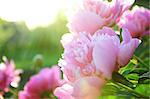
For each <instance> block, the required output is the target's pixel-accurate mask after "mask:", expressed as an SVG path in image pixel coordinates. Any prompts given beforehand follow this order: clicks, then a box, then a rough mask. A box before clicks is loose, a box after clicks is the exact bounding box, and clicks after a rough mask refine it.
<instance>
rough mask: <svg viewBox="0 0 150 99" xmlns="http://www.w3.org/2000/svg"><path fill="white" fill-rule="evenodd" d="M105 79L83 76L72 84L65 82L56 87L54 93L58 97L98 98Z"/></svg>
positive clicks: (73, 98) (66, 98)
mask: <svg viewBox="0 0 150 99" xmlns="http://www.w3.org/2000/svg"><path fill="white" fill-rule="evenodd" d="M104 84H105V80H103V79H100V78H98V77H96V76H90V77H83V78H80V79H79V80H77V81H75V82H74V83H72V84H69V83H66V84H64V85H63V86H61V87H58V88H56V90H55V91H54V94H55V95H56V96H57V97H58V98H59V99H98V96H100V89H101V87H102V86H103V85H104Z"/></svg>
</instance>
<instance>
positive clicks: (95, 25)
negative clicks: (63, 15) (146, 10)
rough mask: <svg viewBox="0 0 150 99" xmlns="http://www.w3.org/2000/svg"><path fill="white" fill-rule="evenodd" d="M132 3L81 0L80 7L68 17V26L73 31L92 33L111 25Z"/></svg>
mask: <svg viewBox="0 0 150 99" xmlns="http://www.w3.org/2000/svg"><path fill="white" fill-rule="evenodd" d="M133 3H134V0H112V2H108V1H104V0H82V4H81V7H79V9H78V10H77V11H76V12H75V13H74V14H73V15H72V16H70V17H69V18H68V21H69V22H68V25H67V26H68V28H69V29H70V31H71V32H73V33H79V32H87V33H90V34H94V33H95V32H96V31H97V30H98V29H100V28H102V27H103V26H112V25H113V24H115V23H116V21H118V20H119V18H120V16H121V15H122V13H123V12H124V11H126V10H127V9H128V8H130V6H131V5H132V4H133Z"/></svg>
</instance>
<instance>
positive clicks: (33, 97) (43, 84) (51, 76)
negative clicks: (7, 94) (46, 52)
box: [19, 66, 62, 99]
mask: <svg viewBox="0 0 150 99" xmlns="http://www.w3.org/2000/svg"><path fill="white" fill-rule="evenodd" d="M61 84H62V80H61V79H60V69H59V68H58V67H57V66H54V67H52V68H51V69H50V68H45V69H42V70H41V71H40V73H39V74H37V75H35V76H33V77H31V78H30V80H29V82H27V84H26V85H25V87H24V91H21V92H20V93H19V99H41V98H47V94H48V95H50V94H51V92H53V90H54V89H55V88H56V87H58V86H61ZM45 94H46V96H44V95H45Z"/></svg>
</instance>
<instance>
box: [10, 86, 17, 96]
mask: <svg viewBox="0 0 150 99" xmlns="http://www.w3.org/2000/svg"><path fill="white" fill-rule="evenodd" d="M9 92H11V93H12V94H13V95H14V96H15V97H17V93H16V91H14V90H12V89H11V88H10V89H9Z"/></svg>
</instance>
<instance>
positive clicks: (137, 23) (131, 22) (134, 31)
mask: <svg viewBox="0 0 150 99" xmlns="http://www.w3.org/2000/svg"><path fill="white" fill-rule="evenodd" d="M118 25H119V26H120V28H122V27H125V28H127V29H128V30H129V31H130V33H131V35H132V37H137V38H139V37H141V36H143V35H146V34H150V29H149V26H150V10H148V9H146V8H143V7H137V6H136V7H134V9H133V10H132V11H126V12H125V13H124V14H123V16H122V17H121V19H120V21H119V23H118Z"/></svg>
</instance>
